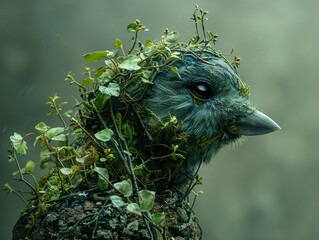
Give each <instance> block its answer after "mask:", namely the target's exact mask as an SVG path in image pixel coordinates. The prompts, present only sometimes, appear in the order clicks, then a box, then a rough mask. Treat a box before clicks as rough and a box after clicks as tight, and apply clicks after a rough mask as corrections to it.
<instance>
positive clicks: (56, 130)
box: [5, 6, 249, 235]
mask: <svg viewBox="0 0 319 240" xmlns="http://www.w3.org/2000/svg"><path fill="white" fill-rule="evenodd" d="M207 14H208V12H207V11H203V10H202V9H199V8H198V6H196V7H195V11H194V13H193V17H192V20H193V21H194V23H195V36H193V37H192V38H191V39H190V41H189V42H188V43H184V42H181V41H179V33H178V32H175V31H170V30H169V29H165V30H164V33H163V36H162V38H161V40H159V41H152V40H150V39H147V40H146V41H145V42H144V43H142V42H141V41H140V40H139V38H138V37H139V34H140V33H141V32H145V31H148V29H147V28H146V26H144V25H143V24H142V23H141V21H139V20H135V21H134V22H132V23H129V24H128V26H127V30H128V31H129V32H131V33H133V37H132V46H131V47H130V48H129V50H128V51H125V50H124V49H125V47H124V46H123V44H122V41H121V40H120V39H118V38H117V39H115V41H114V47H115V49H113V50H104V51H95V52H91V53H87V54H85V55H84V56H83V57H84V59H85V61H86V62H88V63H90V62H93V61H99V62H102V64H101V66H100V67H98V68H96V69H91V68H90V67H86V68H85V71H84V73H83V76H84V78H83V79H82V80H80V81H78V80H76V78H75V77H74V74H73V73H71V72H70V73H69V74H68V75H67V77H66V81H68V82H69V83H70V84H72V85H76V86H77V87H78V89H79V92H80V96H81V100H80V101H79V102H78V103H77V105H76V106H75V107H74V108H72V109H71V110H68V111H66V112H64V113H63V107H64V106H65V105H66V104H67V103H66V102H61V101H60V100H61V98H60V97H59V96H52V97H50V99H49V101H48V102H47V104H48V106H49V108H50V111H49V112H48V114H47V115H48V116H49V115H56V116H57V117H58V118H59V119H60V121H61V125H62V126H56V127H51V126H48V125H47V124H45V123H44V122H40V123H38V124H37V125H36V126H35V129H34V130H35V131H34V132H32V133H29V134H26V135H25V136H22V135H21V134H18V133H14V134H13V136H11V137H10V140H11V144H12V148H11V150H10V154H9V159H10V161H11V162H15V163H16V165H17V169H18V171H17V172H15V173H14V177H15V179H16V180H19V181H22V182H24V183H25V184H27V185H28V186H29V187H30V189H31V191H30V193H31V194H32V195H33V198H32V199H31V200H29V201H26V200H24V198H23V197H22V195H21V192H20V191H17V190H14V189H13V188H12V187H11V186H9V185H8V184H6V186H5V190H6V191H7V192H8V193H11V192H13V193H15V194H17V195H18V196H19V197H20V198H21V199H23V201H24V202H25V203H26V204H27V205H28V206H29V207H30V206H32V205H37V204H40V203H48V202H51V201H58V200H59V199H61V198H63V197H66V196H68V195H70V194H72V193H74V192H76V191H84V192H90V191H97V192H99V191H100V192H105V191H113V194H112V195H111V196H110V201H111V202H112V204H113V205H114V206H115V207H117V208H123V207H124V206H125V209H126V211H127V212H129V213H132V214H135V215H138V216H140V217H142V218H143V219H144V222H145V223H146V224H147V225H150V226H152V225H155V226H162V225H164V224H165V219H166V217H165V213H163V212H162V211H160V210H155V209H154V202H155V201H156V197H157V196H158V195H160V194H162V192H161V191H162V189H165V190H166V189H168V190H171V191H173V186H169V185H167V182H169V180H170V179H171V177H172V174H173V172H174V170H175V169H177V168H178V167H179V166H180V165H181V164H182V163H183V161H185V159H186V153H185V151H183V150H182V149H181V148H180V146H182V145H183V144H184V143H185V142H186V141H187V137H186V136H185V135H184V134H183V132H182V131H181V126H182V122H180V121H179V119H176V117H175V116H171V117H170V119H168V120H167V119H161V118H159V117H158V116H157V115H156V114H155V113H153V112H151V111H150V110H148V109H146V108H145V107H143V105H142V100H143V98H144V97H145V95H146V94H147V91H148V89H149V88H150V87H151V86H152V84H154V79H155V78H156V76H157V75H158V74H159V73H160V72H162V71H172V72H173V73H174V74H176V76H177V77H179V78H181V76H180V74H179V71H178V68H177V67H176V66H174V65H173V63H175V62H176V61H183V60H182V58H181V55H182V54H184V53H186V52H187V53H191V54H193V55H194V56H198V57H200V53H202V52H210V53H212V54H214V55H216V56H218V57H220V58H222V59H224V60H225V62H226V63H228V64H229V65H230V66H232V67H233V68H236V67H238V65H239V58H238V57H235V60H234V63H230V62H229V61H228V60H227V59H226V57H225V56H226V55H225V54H223V53H221V52H219V51H217V50H216V49H214V48H213V47H212V46H211V43H212V44H213V45H214V44H215V43H216V41H217V38H218V35H217V34H215V33H212V32H210V31H206V29H205V24H204V22H205V21H206V20H207V17H206V16H207ZM242 94H243V95H247V94H249V89H248V88H247V87H246V86H243V87H242ZM145 119H146V120H145ZM30 136H35V137H34V140H33V142H34V143H33V144H34V146H35V145H39V146H40V148H41V151H40V157H39V161H32V160H28V161H27V162H26V163H25V166H24V167H21V166H20V164H21V160H20V159H19V157H24V156H25V155H26V154H27V151H28V147H27V141H26V139H30ZM37 166H38V167H40V168H48V169H49V170H48V173H47V174H46V175H44V176H42V177H41V179H40V180H39V181H37V180H36V178H35V176H34V175H33V171H34V168H35V167H37ZM29 177H30V178H31V181H30V180H29ZM197 182H198V183H199V182H200V181H197ZM190 190H191V189H190ZM183 197H184V198H183V199H182V200H183V201H184V200H185V197H187V195H184V196H183ZM149 229H150V235H152V234H155V235H156V233H155V232H156V231H155V232H154V229H153V230H152V227H149Z"/></svg>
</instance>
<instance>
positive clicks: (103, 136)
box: [94, 128, 113, 142]
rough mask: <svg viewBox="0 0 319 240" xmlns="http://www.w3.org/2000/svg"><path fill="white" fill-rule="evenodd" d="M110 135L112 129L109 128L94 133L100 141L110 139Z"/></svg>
mask: <svg viewBox="0 0 319 240" xmlns="http://www.w3.org/2000/svg"><path fill="white" fill-rule="evenodd" d="M112 135H113V131H112V130H111V129H109V128H106V129H103V130H101V131H99V132H97V133H95V134H94V136H95V137H96V138H97V139H98V140H100V141H102V142H107V141H110V140H111V138H112Z"/></svg>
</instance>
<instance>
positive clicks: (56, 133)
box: [44, 127, 66, 142]
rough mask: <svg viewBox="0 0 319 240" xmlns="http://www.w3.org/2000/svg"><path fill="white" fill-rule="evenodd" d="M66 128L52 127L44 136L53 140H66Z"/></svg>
mask: <svg viewBox="0 0 319 240" xmlns="http://www.w3.org/2000/svg"><path fill="white" fill-rule="evenodd" d="M64 130H65V129H64V128H63V127H55V128H51V129H49V130H48V131H46V132H45V133H44V136H46V137H47V138H48V139H50V140H53V141H59V142H63V141H65V140H66V136H65V134H64Z"/></svg>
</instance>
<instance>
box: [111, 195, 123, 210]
mask: <svg viewBox="0 0 319 240" xmlns="http://www.w3.org/2000/svg"><path fill="white" fill-rule="evenodd" d="M110 199H111V202H112V204H113V205H114V206H115V207H117V208H120V207H122V206H124V205H125V204H126V203H125V202H124V201H123V199H122V198H121V197H120V196H117V195H112V196H111V197H110Z"/></svg>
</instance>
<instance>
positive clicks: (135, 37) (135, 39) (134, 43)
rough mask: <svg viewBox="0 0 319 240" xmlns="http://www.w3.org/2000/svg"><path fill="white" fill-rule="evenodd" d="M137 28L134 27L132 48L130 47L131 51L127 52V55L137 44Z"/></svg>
mask: <svg viewBox="0 0 319 240" xmlns="http://www.w3.org/2000/svg"><path fill="white" fill-rule="evenodd" d="M137 28H138V27H136V30H135V36H134V42H133V46H132V47H131V49H130V50H129V51H128V53H127V54H130V53H131V52H132V51H133V49H134V48H135V45H136V42H137V33H138V29H137Z"/></svg>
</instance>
